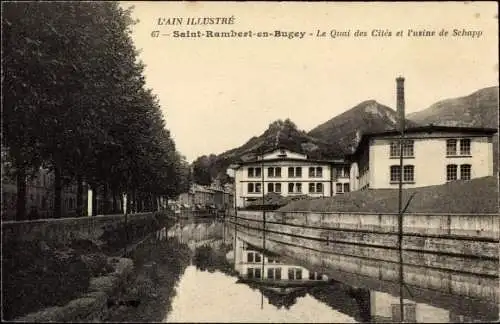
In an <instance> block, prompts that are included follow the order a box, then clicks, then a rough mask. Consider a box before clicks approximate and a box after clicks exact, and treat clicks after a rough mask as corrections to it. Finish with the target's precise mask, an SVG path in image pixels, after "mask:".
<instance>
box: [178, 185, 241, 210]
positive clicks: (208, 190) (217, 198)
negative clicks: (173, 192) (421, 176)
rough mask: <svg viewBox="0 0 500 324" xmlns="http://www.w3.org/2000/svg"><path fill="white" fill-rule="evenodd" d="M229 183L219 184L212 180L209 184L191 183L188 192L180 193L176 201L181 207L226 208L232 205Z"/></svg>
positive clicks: (201, 208)
mask: <svg viewBox="0 0 500 324" xmlns="http://www.w3.org/2000/svg"><path fill="white" fill-rule="evenodd" d="M231 188H232V187H231V185H224V186H223V185H221V184H220V182H218V181H214V182H213V183H212V184H211V185H210V186H204V185H200V184H196V183H195V184H193V185H192V186H191V188H190V190H189V191H188V192H185V193H181V194H180V195H179V198H178V203H179V204H180V205H181V206H182V207H183V208H189V209H197V210H206V209H214V210H215V209H216V210H219V211H222V210H228V209H230V208H232V207H233V204H234V203H233V193H232V189H231Z"/></svg>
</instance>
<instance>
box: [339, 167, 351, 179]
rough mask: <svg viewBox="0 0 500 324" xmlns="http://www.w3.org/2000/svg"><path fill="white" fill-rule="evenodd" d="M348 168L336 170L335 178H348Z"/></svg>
mask: <svg viewBox="0 0 500 324" xmlns="http://www.w3.org/2000/svg"><path fill="white" fill-rule="evenodd" d="M349 173H350V172H349V167H343V168H337V177H339V178H349Z"/></svg>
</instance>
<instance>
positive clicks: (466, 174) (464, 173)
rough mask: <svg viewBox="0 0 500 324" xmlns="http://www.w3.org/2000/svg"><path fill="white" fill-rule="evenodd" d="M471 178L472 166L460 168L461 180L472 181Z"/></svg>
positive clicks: (465, 165)
mask: <svg viewBox="0 0 500 324" xmlns="http://www.w3.org/2000/svg"><path fill="white" fill-rule="evenodd" d="M470 178H471V165H470V164H462V165H461V166H460V180H470Z"/></svg>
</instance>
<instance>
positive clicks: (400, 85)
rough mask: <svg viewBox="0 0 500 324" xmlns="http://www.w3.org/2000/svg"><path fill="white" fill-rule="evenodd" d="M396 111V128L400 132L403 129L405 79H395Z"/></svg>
mask: <svg viewBox="0 0 500 324" xmlns="http://www.w3.org/2000/svg"><path fill="white" fill-rule="evenodd" d="M396 109H397V114H398V127H399V130H400V131H401V132H403V131H404V129H405V78H403V77H401V76H400V77H398V78H396Z"/></svg>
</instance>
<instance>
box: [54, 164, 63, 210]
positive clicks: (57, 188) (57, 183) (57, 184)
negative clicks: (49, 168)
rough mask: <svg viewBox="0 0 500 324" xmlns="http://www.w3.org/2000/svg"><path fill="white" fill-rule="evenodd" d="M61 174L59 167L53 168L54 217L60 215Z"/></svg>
mask: <svg viewBox="0 0 500 324" xmlns="http://www.w3.org/2000/svg"><path fill="white" fill-rule="evenodd" d="M61 202H62V174H61V168H60V167H59V166H56V167H55V169H54V218H61V217H62V206H61Z"/></svg>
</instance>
